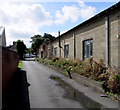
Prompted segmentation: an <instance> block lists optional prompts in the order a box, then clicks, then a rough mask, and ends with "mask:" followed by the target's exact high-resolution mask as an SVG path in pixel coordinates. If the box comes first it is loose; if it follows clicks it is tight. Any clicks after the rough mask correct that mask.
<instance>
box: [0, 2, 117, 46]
mask: <svg viewBox="0 0 120 110" xmlns="http://www.w3.org/2000/svg"><path fill="white" fill-rule="evenodd" d="M84 1H85V0H84ZM84 1H78V2H61V1H59V2H53V1H52V2H38V1H34V2H33V1H32V2H28V1H27V2H22V1H21V2H20V1H19V2H18V1H17V0H16V2H8V1H7V0H0V2H1V3H0V25H1V26H5V30H6V40H7V45H10V44H12V43H13V41H16V40H18V39H21V40H23V41H24V42H25V44H26V45H27V47H30V45H31V44H30V40H31V39H30V37H32V36H33V35H35V34H40V35H43V34H44V33H49V34H52V35H54V36H56V37H57V35H58V31H61V33H64V32H66V31H67V30H69V29H71V28H73V27H75V26H76V25H78V24H80V23H82V22H83V21H85V20H87V19H89V18H90V17H92V16H94V15H96V14H97V13H99V12H101V11H102V10H105V9H107V8H108V7H110V6H112V5H114V4H115V3H117V2H118V1H111V2H90V1H89V2H84Z"/></svg>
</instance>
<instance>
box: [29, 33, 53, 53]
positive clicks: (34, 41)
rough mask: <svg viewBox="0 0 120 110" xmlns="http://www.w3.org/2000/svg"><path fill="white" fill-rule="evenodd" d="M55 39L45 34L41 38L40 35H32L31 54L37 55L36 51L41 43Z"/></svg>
mask: <svg viewBox="0 0 120 110" xmlns="http://www.w3.org/2000/svg"><path fill="white" fill-rule="evenodd" d="M54 38H55V37H54V36H52V35H50V34H47V33H44V35H43V36H41V35H34V36H33V37H31V39H32V41H31V42H32V46H31V48H32V52H34V53H35V54H36V55H37V54H38V49H39V47H40V45H42V44H43V43H46V42H48V41H51V40H53V39H54Z"/></svg>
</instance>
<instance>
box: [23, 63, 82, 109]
mask: <svg viewBox="0 0 120 110" xmlns="http://www.w3.org/2000/svg"><path fill="white" fill-rule="evenodd" d="M23 66H24V69H25V70H26V72H27V78H28V82H29V83H30V86H29V96H30V105H31V108H81V107H82V106H81V104H80V103H79V102H77V101H74V100H69V99H65V98H63V95H64V89H62V88H61V87H57V86H56V82H55V81H53V80H51V79H50V78H49V77H50V75H58V76H61V74H58V73H56V72H55V71H52V70H51V69H49V68H47V67H45V66H43V65H41V64H38V63H37V62H34V61H24V62H23Z"/></svg>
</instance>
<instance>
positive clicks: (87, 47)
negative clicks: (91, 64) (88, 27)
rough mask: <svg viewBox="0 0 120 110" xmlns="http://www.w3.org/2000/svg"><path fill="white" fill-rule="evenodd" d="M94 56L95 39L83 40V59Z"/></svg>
mask: <svg viewBox="0 0 120 110" xmlns="http://www.w3.org/2000/svg"><path fill="white" fill-rule="evenodd" d="M90 56H93V39H89V40H85V41H83V59H85V58H89V57H90Z"/></svg>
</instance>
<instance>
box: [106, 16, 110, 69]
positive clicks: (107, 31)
mask: <svg viewBox="0 0 120 110" xmlns="http://www.w3.org/2000/svg"><path fill="white" fill-rule="evenodd" d="M105 26H106V67H108V66H109V58H110V56H109V35H110V33H109V16H107V17H105Z"/></svg>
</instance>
